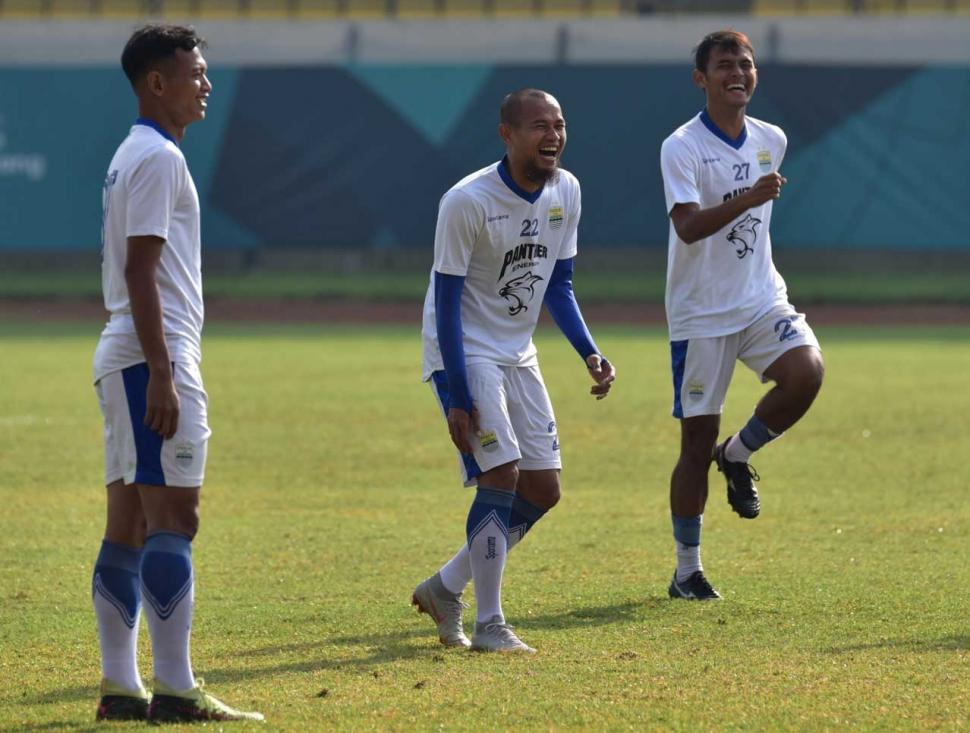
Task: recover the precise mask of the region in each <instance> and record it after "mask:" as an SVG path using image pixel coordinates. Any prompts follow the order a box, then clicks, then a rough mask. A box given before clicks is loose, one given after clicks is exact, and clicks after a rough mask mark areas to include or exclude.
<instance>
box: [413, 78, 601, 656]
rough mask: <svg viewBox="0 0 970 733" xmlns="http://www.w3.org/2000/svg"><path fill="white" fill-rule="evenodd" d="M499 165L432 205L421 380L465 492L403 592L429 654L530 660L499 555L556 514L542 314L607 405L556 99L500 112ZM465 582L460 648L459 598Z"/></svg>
mask: <svg viewBox="0 0 970 733" xmlns="http://www.w3.org/2000/svg"><path fill="white" fill-rule="evenodd" d="M498 132H499V135H500V136H501V138H502V140H503V142H504V143H505V148H506V155H505V157H504V158H503V159H502V160H501V161H499V162H498V163H493V164H492V165H490V166H488V167H486V168H483V169H481V170H479V171H476V172H475V173H472V174H471V175H469V176H466V177H465V178H463V179H462V180H460V181H459V182H458V183H456V184H455V185H454V186H453V187H452V188H451V189H450V190H449V191H448V192H447V193H445V195H444V196H443V197H442V199H441V203H440V206H439V210H438V224H437V228H436V231H435V244H434V266H433V269H432V273H431V282H430V284H429V287H428V293H427V297H426V298H425V303H424V318H423V328H422V332H423V340H424V379H425V381H430V383H431V385H432V387H433V389H434V392H435V395H436V397H437V399H438V400H439V402H440V405H441V408H442V409H443V411H444V413H445V415H446V416H447V420H448V431H449V433H450V434H451V440H452V442H453V443H454V444H455V447H456V448H457V449H458V451H459V452H460V461H459V463H460V465H461V470H462V473H463V478H464V482H465V485H466V486H472V485H476V484H477V487H478V488H477V491H476V493H475V498H474V501H473V502H472V505H471V509H469V512H468V518H467V521H466V523H465V532H466V539H467V542H466V543H465V544H464V545H463V546H462V547H461V549H459V550H458V552H457V553H456V554H455V556H454V557H453V558H452V559H451V560H450V561H448V562H447V563H446V564H445V565H444V567H442V568H441V570H440V571H439V572H437V573H435V574H434V575H433V576H431V577H430V578H428V579H427V580H425V581H424V582H422V583H421V584H420V585H418V587H417V588H416V589H415V591H414V594H413V596H412V599H411V602H412V603H413V604H414V605H416V606H417V607H418V610H419V611H420V612H423V613H427V614H429V615H430V616H431V617H432V618H433V619H434V620H435V622H436V623H437V625H438V637H439V639H440V640H441V643H442V644H446V645H450V646H461V647H469V646H470V647H471V648H472V649H475V650H480V651H504V652H534V651H535V650H534V649H532V648H531V647H529V646H528V645H526V644H525V643H523V642H522V641H521V640H520V639H519V638H518V637H517V636H516V634H515V633H514V632H513V631H512V628H511V627H510V626H509V625H508V624H506V623H505V616H504V614H503V612H502V603H501V585H502V572H503V569H504V567H505V560H506V554H507V552H508V550H509V549H510V548H511V547H512V546H514V545H515V544H516V543H517V542H519V541H521V540H522V538H523V537H524V536H525V534H526V533H527V532H528V531H529V530H530V529H531V528H532V526H533V525H534V524H535V523H536V522H538V521H539V519H541V518H542V516H543V515H544V514H545V513H546V512H547V511H549V510H550V509H551V508H552V507H554V506H555V505H556V503H557V502H558V501H559V469H560V467H561V465H562V464H561V462H560V458H559V438H558V434H557V431H556V418H555V415H554V414H553V411H552V404H551V403H550V401H549V396H548V394H547V392H546V388H545V384H544V383H543V381H542V375H541V373H540V372H539V364H538V361H537V358H536V347H535V345H534V344H533V342H532V334H533V331H534V330H535V327H536V323H537V321H538V319H539V311H540V309H541V306H542V304H543V303H545V305H546V308H547V309H548V310H549V312H550V313H551V315H552V317H553V319H554V320H555V322H556V324H557V325H558V326H559V328H560V329H561V330H562V332H563V333H564V334H565V335H566V337H567V338H568V339H569V341H570V343H571V344H572V345H573V347H574V348H575V349H576V351H577V352H578V353H579V356H580V357H581V358H582V359H583V360H584V362H585V366H586V367H587V369H588V371H589V374H590V376H591V377H592V379H593V382H594V384H593V386H592V387H591V390H590V391H591V392H592V394H594V395H595V396H596V398H597V399H602V398H604V397H606V396H607V394H608V393H609V391H610V388H611V387H612V384H613V380H614V378H615V371H614V369H613V366H612V365H611V364H610V363H609V362H608V361H607V360H606V359H605V358H604V357H603V356H602V354H600V352H599V349H597V348H596V345H595V344H594V343H593V339H592V337H591V336H590V333H589V330H588V329H587V327H586V324H585V322H584V320H583V317H582V314H581V313H580V310H579V306H578V305H577V303H576V298H575V296H574V294H573V287H572V278H573V258H574V257H575V256H576V239H577V226H578V224H579V214H580V191H579V182H578V181H577V180H576V178H575V177H574V176H573V175H572V174H571V173H569V172H568V171H565V170H563V169H561V168H560V167H559V160H560V156H561V155H562V151H563V148H564V147H565V145H566V121H565V119H563V114H562V109H561V108H560V106H559V103H558V102H557V101H556V99H555V98H554V97H553V96H552V95H550V94H547V93H546V92H543V91H540V90H538V89H522V90H519V91H517V92H513V93H512V94H509V95H508V96H507V97H506V98H505V100H504V101H503V102H502V107H501V113H500V124H499V128H498ZM472 579H474V582H475V598H476V601H477V604H476V605H477V608H476V612H477V620H476V623H475V632H474V634H473V636H472V639H471V641H470V642H469V640H468V638H467V637H466V636H465V633H464V630H463V626H462V607H463V604H462V601H461V596H462V592H463V590H464V588H465V586H466V585H467V584H468V582H469V580H472Z"/></svg>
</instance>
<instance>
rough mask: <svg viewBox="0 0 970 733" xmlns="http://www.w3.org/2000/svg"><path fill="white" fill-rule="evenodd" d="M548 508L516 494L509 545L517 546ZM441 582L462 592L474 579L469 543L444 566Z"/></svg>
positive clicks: (449, 588) (447, 587)
mask: <svg viewBox="0 0 970 733" xmlns="http://www.w3.org/2000/svg"><path fill="white" fill-rule="evenodd" d="M547 511H548V509H543V508H541V507H538V506H536V505H535V504H533V503H532V502H530V501H527V500H526V499H523V498H522V497H521V496H518V495H516V496H515V497H514V498H513V499H512V509H511V512H510V513H509V545H508V549H509V550H511V549H512V548H513V547H515V546H516V545H517V544H519V542H521V541H522V539H523V538H524V537H525V535H526V534H527V533H528V531H529V530H530V529H532V527H533V526H534V525H535V523H536V522H538V521H539V520H540V519H542V517H544V516H545V514H546V512H547ZM439 572H440V573H441V582H442V583H443V584H444V586H445V588H446V589H447V590H448V591H450V592H451V593H456V594H457V593H461V592H462V591H464V590H465V586H467V585H468V584H469V583H470V582H471V579H472V566H471V556H470V555H469V554H468V544H467V543H466V544H464V545H462V546H461V548H459V550H458V552H456V553H455V555H454V556H453V557H452V558H451V559H450V560H449V561H448V562H446V563H445V564H444V566H442V568H441V570H440V571H439Z"/></svg>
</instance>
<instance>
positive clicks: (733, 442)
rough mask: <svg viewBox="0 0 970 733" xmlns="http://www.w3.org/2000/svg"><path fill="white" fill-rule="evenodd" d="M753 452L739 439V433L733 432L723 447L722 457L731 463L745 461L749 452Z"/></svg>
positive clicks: (748, 456) (749, 454) (748, 457)
mask: <svg viewBox="0 0 970 733" xmlns="http://www.w3.org/2000/svg"><path fill="white" fill-rule="evenodd" d="M752 453H754V451H753V450H751V449H750V448H748V446H746V445H745V444H744V441H743V440H741V433H735V434H734V435H732V436H731V439H730V440H728V444H727V446H726V447H725V448H724V457H725V458H726V459H727V460H729V461H730V462H731V463H747V462H748V459H750V458H751V454H752Z"/></svg>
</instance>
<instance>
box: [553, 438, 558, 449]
mask: <svg viewBox="0 0 970 733" xmlns="http://www.w3.org/2000/svg"><path fill="white" fill-rule="evenodd" d="M552 450H553V451H557V450H559V438H553V439H552Z"/></svg>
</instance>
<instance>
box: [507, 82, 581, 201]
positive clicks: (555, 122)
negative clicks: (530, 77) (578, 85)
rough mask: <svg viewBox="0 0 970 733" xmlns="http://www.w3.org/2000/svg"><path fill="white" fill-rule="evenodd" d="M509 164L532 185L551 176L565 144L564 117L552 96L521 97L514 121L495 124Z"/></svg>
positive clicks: (542, 94)
mask: <svg viewBox="0 0 970 733" xmlns="http://www.w3.org/2000/svg"><path fill="white" fill-rule="evenodd" d="M499 134H500V135H501V136H502V140H504V141H505V146H506V149H507V151H508V156H509V165H510V167H511V168H512V170H513V174H514V173H520V174H521V175H522V176H524V177H525V179H526V180H528V181H530V182H532V183H534V184H539V185H541V184H543V183H545V182H546V181H548V180H551V179H552V178H553V177H555V175H556V172H557V171H558V169H559V159H560V157H561V156H562V151H563V148H565V147H566V120H565V119H564V118H563V116H562V109H561V108H560V106H559V102H557V101H556V98H555V97H553V96H552V95H550V94H545V93H540V94H536V95H530V96H527V97H525V98H524V99H522V101H521V102H520V106H519V109H518V114H517V115H516V119H515V120H514V121H509V122H503V123H502V124H501V125H499Z"/></svg>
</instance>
